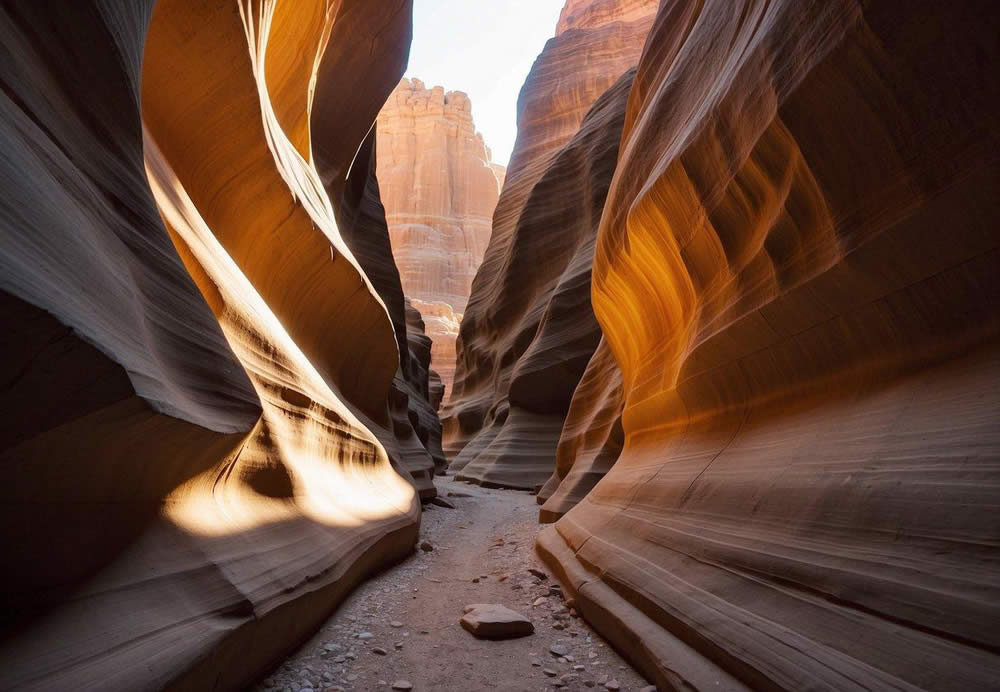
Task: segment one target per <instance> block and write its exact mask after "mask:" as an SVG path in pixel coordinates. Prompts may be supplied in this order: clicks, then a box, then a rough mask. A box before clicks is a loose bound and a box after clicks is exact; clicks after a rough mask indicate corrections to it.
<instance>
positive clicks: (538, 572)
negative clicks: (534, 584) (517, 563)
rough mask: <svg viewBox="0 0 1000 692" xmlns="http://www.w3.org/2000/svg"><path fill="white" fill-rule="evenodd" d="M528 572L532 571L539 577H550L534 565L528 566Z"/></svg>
mask: <svg viewBox="0 0 1000 692" xmlns="http://www.w3.org/2000/svg"><path fill="white" fill-rule="evenodd" d="M528 572H530V573H531V574H532V575H533V576H536V577H538V578H539V579H548V578H549V575H547V574H546V573H545V572H543V571H542V570H540V569H535V568H534V567H529V568H528Z"/></svg>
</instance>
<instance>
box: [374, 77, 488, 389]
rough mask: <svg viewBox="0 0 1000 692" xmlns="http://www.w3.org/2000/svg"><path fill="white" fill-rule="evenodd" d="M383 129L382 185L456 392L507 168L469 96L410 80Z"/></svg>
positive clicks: (389, 105)
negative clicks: (459, 352)
mask: <svg viewBox="0 0 1000 692" xmlns="http://www.w3.org/2000/svg"><path fill="white" fill-rule="evenodd" d="M377 130H378V137H379V147H378V163H377V168H378V178H379V184H380V187H381V191H382V200H383V202H384V204H385V208H386V218H387V220H388V223H389V232H390V234H391V237H392V250H393V254H394V255H395V258H396V263H397V264H398V266H399V273H400V278H401V279H402V283H403V291H404V292H405V293H406V295H407V297H409V298H410V299H411V300H412V301H413V305H414V307H416V308H417V309H418V310H420V312H421V314H422V315H423V318H424V321H425V323H426V324H427V334H428V335H429V336H430V337H431V341H432V347H431V353H432V364H433V366H434V369H435V370H436V371H437V372H438V373H439V375H440V376H441V380H442V383H443V385H444V386H445V389H446V390H447V391H448V392H450V391H451V386H452V385H451V383H452V376H453V373H454V370H455V338H456V337H457V335H458V323H459V322H460V321H461V319H462V313H463V312H465V306H466V303H467V302H468V299H469V291H470V290H471V288H472V277H473V276H474V275H475V273H476V269H477V268H478V267H479V263H480V262H482V259H483V253H484V252H485V251H486V244H487V243H488V242H489V238H490V221H491V219H492V218H493V210H494V208H495V207H496V205H497V195H498V193H499V191H500V187H501V186H502V185H503V179H504V172H505V169H504V167H503V166H500V165H498V164H495V163H493V162H492V160H491V155H490V150H489V148H488V147H487V146H486V143H485V142H484V141H483V137H482V135H481V134H479V133H478V132H476V126H475V123H474V122H473V120H472V103H471V102H470V101H469V97H468V96H467V95H466V94H465V93H463V92H461V91H449V92H447V93H446V92H445V91H444V89H443V88H441V87H439V86H436V87H433V88H431V89H428V88H426V87H425V86H424V84H423V82H421V81H420V80H419V79H413V80H410V79H403V80H401V81H400V82H399V84H398V86H397V87H396V89H395V90H394V91H393V92H392V94H391V96H390V97H389V99H388V101H386V103H385V105H384V106H383V107H382V110H381V112H379V115H378V121H377Z"/></svg>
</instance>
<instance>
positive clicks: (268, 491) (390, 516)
mask: <svg viewBox="0 0 1000 692" xmlns="http://www.w3.org/2000/svg"><path fill="white" fill-rule="evenodd" d="M410 13H411V8H410V4H409V2H402V1H401V2H386V3H377V4H370V3H367V2H360V1H357V0H344V2H340V3H336V4H334V5H333V6H330V5H329V3H326V2H324V1H322V0H319V1H316V2H312V1H310V0H306V1H304V2H288V1H285V0H281V1H279V2H258V1H257V0H252V1H251V2H248V3H247V2H244V3H190V2H186V1H184V0H159V1H158V2H156V3H155V7H154V4H153V3H152V2H118V1H116V0H108V1H105V2H99V3H88V2H84V3H70V4H66V5H62V6H60V7H59V8H58V11H56V10H55V9H54V8H53V7H52V6H50V4H48V3H27V2H25V3H12V4H8V5H5V6H4V8H3V9H2V10H0V35H2V39H3V40H2V41H0V45H2V49H0V50H2V52H3V54H4V57H3V59H0V79H2V81H3V83H4V91H3V94H4V95H3V97H2V98H0V109H2V111H3V112H2V117H0V141H2V143H3V146H2V151H3V153H2V155H0V187H2V190H3V195H0V289H2V290H0V311H2V314H3V323H4V330H5V333H4V337H3V340H2V343H3V356H4V358H3V359H2V360H3V363H4V365H3V366H2V367H3V368H4V373H3V375H2V377H3V381H4V383H5V386H4V387H3V390H2V395H0V396H2V397H3V398H2V399H0V403H2V404H3V411H4V417H5V423H4V426H3V428H2V437H0V461H2V463H3V467H4V468H5V469H8V470H9V471H10V473H11V474H12V478H16V479H17V482H14V483H7V484H4V489H3V491H2V494H3V497H2V501H0V512H2V514H3V516H2V519H3V529H2V537H3V544H2V547H3V550H2V551H0V554H2V555H3V556H4V557H3V559H4V563H3V578H2V579H3V601H4V618H5V621H4V625H5V637H4V639H3V642H2V644H0V669H2V670H3V678H4V679H3V684H4V686H9V687H14V688H19V689H38V690H52V689H208V688H212V689H238V688H242V687H244V686H245V685H246V684H247V683H249V682H250V681H252V680H253V679H254V678H255V677H257V676H259V675H261V674H262V673H263V672H264V671H265V670H267V669H268V668H269V667H270V666H272V665H273V664H274V663H275V662H276V661H277V660H278V658H279V657H280V656H282V655H284V654H286V653H287V651H288V650H289V649H290V648H291V647H293V646H294V645H295V644H296V643H298V642H299V641H301V640H302V639H303V638H304V637H305V636H307V635H308V633H309V632H310V631H311V630H312V629H313V628H315V627H316V626H317V625H318V624H319V623H320V622H321V621H322V620H323V619H324V617H325V615H326V614H327V613H328V612H329V611H330V610H331V608H332V607H333V606H334V605H335V604H336V603H337V602H338V601H339V600H340V599H341V598H342V597H343V596H344V594H345V593H346V592H347V591H348V590H349V589H350V588H351V587H352V586H353V585H354V584H356V583H357V582H358V581H359V580H360V579H362V578H363V577H364V576H365V575H367V574H369V573H371V572H372V571H373V570H376V569H379V568H381V567H384V566H385V565H386V564H388V563H390V562H392V561H395V560H398V559H400V558H401V557H403V556H404V555H406V554H408V553H410V552H411V551H412V549H413V545H414V543H415V541H416V540H417V529H418V524H419V512H420V510H419V503H418V500H417V493H416V492H415V490H414V487H413V485H411V483H409V482H408V476H409V475H410V474H408V472H407V468H408V467H410V466H409V465H408V463H407V461H406V459H405V453H404V451H402V447H403V443H404V442H405V441H408V440H411V439H419V437H420V434H421V430H423V429H425V427H426V426H424V425H423V422H424V421H423V420H422V419H421V415H422V414H421V413H420V412H419V411H418V412H417V413H416V414H415V415H413V416H410V415H409V413H408V411H409V410H412V409H409V408H408V407H409V402H402V401H394V400H393V398H392V397H393V394H392V393H393V391H394V387H395V386H396V385H395V384H394V383H395V382H397V381H399V378H400V377H402V378H403V380H404V381H405V382H406V383H407V386H408V387H410V388H411V389H413V390H414V391H415V392H416V394H413V395H410V394H409V391H408V396H409V397H410V402H412V401H413V398H414V396H417V395H419V396H423V395H424V394H425V393H427V394H429V383H428V382H427V377H428V376H427V374H426V361H424V362H423V364H422V365H420V366H419V367H417V366H413V365H412V363H407V361H408V360H409V358H408V357H407V356H405V355H404V356H401V354H400V347H402V348H406V343H407V340H408V330H407V329H406V327H407V326H408V325H407V324H406V320H405V314H404V306H403V303H402V294H401V292H396V293H392V292H391V290H387V289H386V286H388V285H389V283H391V281H388V282H387V281H386V280H387V279H391V274H392V273H393V272H394V271H395V270H394V268H392V267H391V259H390V260H389V264H388V265H385V264H384V263H383V264H382V265H380V266H379V267H378V268H379V269H380V270H381V271H382V272H383V273H382V274H381V275H375V274H376V272H375V269H374V268H373V267H372V265H369V268H371V271H372V274H373V275H372V276H368V275H367V274H366V270H365V268H364V265H365V263H366V261H362V259H363V257H362V256H363V254H364V252H366V251H368V250H374V249H375V246H374V245H371V246H369V245H366V244H364V243H357V244H348V243H347V242H346V240H345V234H346V232H347V231H349V230H350V229H351V224H352V223H354V222H355V221H357V223H358V224H359V225H358V228H362V227H364V228H374V227H377V225H378V224H377V223H376V224H375V225H374V226H373V225H371V223H369V222H371V221H377V218H376V217H377V216H378V213H379V211H378V209H377V206H376V205H375V204H374V202H375V201H376V200H377V196H376V194H375V191H374V189H372V187H371V186H370V185H369V180H368V173H369V171H368V169H367V168H365V167H363V166H362V167H360V168H359V169H358V170H359V171H361V173H359V174H358V178H357V179H355V181H354V183H355V184H356V185H357V187H355V188H354V189H355V190H361V191H362V194H361V196H359V197H357V198H352V200H353V201H357V202H358V204H357V206H356V208H355V210H357V209H361V210H362V212H361V214H362V215H364V216H365V217H366V220H364V221H361V220H359V219H360V215H356V217H351V218H348V217H349V216H350V214H348V215H347V216H345V217H344V218H342V219H338V214H336V213H335V210H334V207H335V206H337V207H338V213H340V212H341V211H345V210H348V207H349V205H348V206H343V207H341V206H340V205H341V202H342V201H343V200H341V199H339V198H337V199H332V192H333V191H334V190H336V189H338V187H337V186H338V185H343V184H344V181H345V180H346V181H347V184H348V185H349V184H350V183H351V182H352V181H351V180H350V179H349V178H347V174H346V171H347V169H348V167H349V164H350V161H351V160H352V159H353V157H354V154H355V152H357V151H358V149H359V146H360V145H361V144H362V140H363V139H364V137H365V134H366V133H367V132H368V130H369V129H370V126H371V123H372V121H373V120H374V117H375V114H376V113H377V110H378V107H379V106H380V105H381V102H382V100H384V98H385V96H386V95H387V94H388V93H389V92H390V90H391V88H392V86H393V85H394V84H395V83H396V82H397V80H398V78H399V75H400V73H401V71H402V69H403V65H404V64H405V60H406V54H407V50H408V46H409V36H410V24H411V17H410ZM373 46H376V48H375V49H373ZM356 83H360V84H362V85H363V88H353V87H352V85H354V84H356ZM314 89H315V90H314ZM331 91H332V92H339V94H340V95H339V96H337V97H336V99H335V100H336V103H337V104H340V105H343V104H345V103H346V104H348V105H349V106H350V107H349V108H347V109H346V110H340V111H337V110H336V108H332V109H328V110H325V111H324V118H323V119H322V125H321V126H319V127H318V126H317V124H316V110H318V109H320V107H321V106H320V104H321V103H325V104H326V105H328V106H329V105H330V99H327V98H325V97H324V95H325V94H328V93H330V92H331ZM325 128H331V130H332V131H336V132H337V133H338V136H337V137H336V138H334V139H335V141H334V142H331V141H330V138H325V137H323V136H322V134H323V132H326V131H327V130H326V129H325ZM318 129H321V130H322V131H318ZM320 149H322V150H323V152H324V154H323V155H324V158H323V161H324V162H325V165H324V166H323V167H322V168H323V175H321V172H320V170H319V168H318V167H317V163H316V161H313V160H312V159H311V152H312V151H316V152H317V154H318V152H319V150H320ZM338 176H339V177H338ZM352 200H348V201H352ZM341 222H343V223H342V224H341ZM381 228H382V229H384V220H383V221H382V226H381ZM342 230H344V231H345V234H342V232H341V231H342ZM383 232H384V231H383ZM386 238H387V234H386ZM355 250H356V251H357V254H358V256H357V257H356V256H355V254H354V251H355ZM384 257H385V258H388V257H389V256H388V255H387V254H386V255H385V256H384ZM375 264H376V265H377V264H378V263H375ZM396 282H397V284H398V277H397V279H396ZM390 288H391V287H390ZM397 299H398V300H397ZM398 334H402V335H403V336H402V339H400V338H399V336H397V335H398ZM417 360H419V358H417ZM407 370H408V371H407ZM421 378H423V379H421ZM425 405H426V407H427V410H430V409H429V404H426V403H425ZM390 409H391V413H390ZM8 414H10V415H12V416H13V418H8ZM431 414H433V412H432V411H431ZM425 418H426V416H425ZM427 420H428V421H429V420H430V419H429V418H428V419H427ZM400 422H405V425H399V424H398V423H400ZM11 423H13V424H11ZM383 441H384V442H383ZM417 446H421V447H422V441H420V442H419V443H413V448H414V449H415V448H416V447H417ZM422 457H423V459H424V461H423V462H422V463H424V464H425V468H426V469H427V470H428V471H429V469H430V468H431V466H432V464H433V461H432V459H431V457H430V456H429V454H428V452H427V451H426V450H424V451H423V452H422ZM397 470H398V471H399V472H398V473H397ZM401 474H402V475H401ZM428 483H429V481H428ZM415 484H416V485H417V487H418V488H419V489H420V490H424V487H421V483H420V481H419V480H415ZM7 635H9V636H7Z"/></svg>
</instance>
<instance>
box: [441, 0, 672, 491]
mask: <svg viewBox="0 0 1000 692" xmlns="http://www.w3.org/2000/svg"><path fill="white" fill-rule="evenodd" d="M578 4H579V3H576V2H571V3H568V4H567V8H566V9H565V10H564V18H563V21H562V22H561V23H560V29H561V30H562V31H561V33H560V34H559V35H558V36H556V37H555V38H553V39H551V40H550V41H549V42H548V44H546V46H545V50H544V51H543V52H542V54H541V55H540V56H539V57H538V59H537V60H536V61H535V64H534V66H533V67H532V69H531V72H530V74H529V75H528V79H527V81H526V82H525V85H524V87H523V88H522V90H521V95H520V99H519V101H518V135H517V142H516V143H515V146H514V153H513V155H512V157H511V165H510V168H509V169H508V174H507V180H506V183H505V185H504V189H503V192H502V194H501V196H500V201H499V203H498V205H497V210H496V213H495V214H494V223H493V235H492V237H491V239H490V245H489V248H488V250H487V252H486V256H485V259H484V261H483V264H482V266H481V267H480V270H479V272H478V273H477V275H476V279H475V281H474V282H473V291H472V297H471V298H470V301H469V307H468V310H467V311H466V314H465V317H464V318H463V322H462V327H461V333H460V337H459V342H458V366H457V369H456V377H455V386H454V392H453V394H452V397H451V398H450V399H449V403H448V405H447V406H446V408H445V411H444V412H443V415H442V420H443V423H444V428H445V443H444V446H445V451H446V453H447V454H448V455H449V456H451V457H452V458H453V459H454V460H455V461H454V462H453V465H454V468H455V469H456V470H459V471H461V473H462V474H463V476H462V477H464V478H467V479H469V480H474V481H476V482H484V483H486V484H499V485H506V486H511V487H519V488H533V487H534V486H535V485H537V484H540V483H543V482H544V481H545V480H546V479H547V478H548V477H549V476H550V474H551V473H552V470H553V467H554V465H555V449H556V443H557V441H558V438H559V431H560V430H561V428H562V424H563V420H564V418H565V415H566V410H567V408H568V406H569V401H570V397H571V396H572V392H573V389H574V388H575V386H576V384H577V382H578V381H579V378H580V376H581V374H582V373H583V369H584V367H585V365H586V363H587V360H588V359H589V358H590V355H591V354H592V352H593V349H594V348H595V347H596V345H597V342H598V339H599V335H598V332H597V330H596V328H595V325H594V323H593V316H592V315H591V313H590V309H589V293H590V286H589V281H590V279H589V269H590V261H591V260H590V255H591V252H592V245H591V243H592V241H593V237H594V234H595V232H596V227H597V222H598V221H599V219H600V215H601V209H602V207H603V201H604V191H605V190H606V188H607V184H608V182H609V180H610V177H611V173H612V171H613V170H614V164H615V158H616V154H617V145H618V140H619V138H620V135H619V131H620V126H621V117H622V112H623V109H624V98H625V95H626V93H627V85H621V84H619V85H618V87H617V88H618V91H617V92H615V93H616V95H615V96H610V95H609V97H608V101H607V102H605V103H604V104H602V105H601V107H600V108H599V107H598V106H597V105H595V101H597V100H598V98H599V97H600V96H601V95H602V94H604V93H605V92H606V91H608V90H609V89H611V88H612V87H613V85H615V82H616V81H617V80H618V79H619V78H620V77H621V76H622V74H623V73H625V72H626V71H627V70H629V68H631V67H632V66H633V65H635V63H636V62H637V61H638V58H639V53H640V51H641V49H642V43H643V39H644V38H645V35H646V32H647V31H648V29H649V27H650V25H651V24H652V19H653V14H654V12H655V9H656V3H655V2H653V1H649V2H645V3H643V5H644V7H645V12H644V13H641V14H640V15H638V16H637V15H636V13H635V11H634V10H635V8H636V4H635V3H633V2H629V1H628V0H621V2H619V3H617V4H616V3H607V2H600V3H597V2H595V3H593V4H594V6H595V8H596V7H597V6H598V5H600V7H601V8H603V9H602V14H601V15H600V18H599V19H593V18H591V19H590V20H587V21H580V22H579V24H580V25H579V26H575V25H573V26H570V25H569V24H568V22H569V21H570V20H568V19H567V18H566V17H567V16H568V15H567V13H569V14H573V15H575V14H577V13H578V10H574V9H573V8H574V7H576V6H577V5H578ZM615 7H617V8H618V10H620V12H619V11H618V10H615ZM574 21H575V20H574ZM612 102H613V103H612ZM592 106H593V110H592V111H591V107H592ZM588 111H591V116H590V117H591V122H590V123H589V124H588V126H587V127H586V128H584V130H583V131H581V123H582V122H583V120H584V116H585V115H586V114H587V113H588ZM616 128H617V131H616ZM574 136H576V139H575V140H574ZM571 140H572V141H571ZM556 295H559V296H560V297H559V298H558V299H557V300H556V303H558V304H559V305H558V306H557V305H556V303H553V305H552V309H551V310H550V309H549V306H550V301H552V300H553V298H554V296H556ZM547 319H551V320H555V321H556V322H557V324H553V325H552V327H553V328H550V329H547V330H545V334H544V335H543V333H542V332H541V331H540V325H541V324H543V321H544V320H547ZM562 325H572V326H570V327H569V329H568V331H564V332H563V331H562ZM560 332H562V333H560ZM529 347H530V348H529ZM522 363H523V364H522ZM518 369H520V371H521V372H522V373H523V376H522V378H521V384H520V385H517V386H515V384H514V382H515V380H517V376H516V375H515V373H516V372H517V371H518ZM534 377H538V378H541V379H537V381H535V382H533V383H532V382H531V380H532V378H534ZM467 465H469V466H468V469H467V470H466V466H467Z"/></svg>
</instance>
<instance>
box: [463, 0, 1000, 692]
mask: <svg viewBox="0 0 1000 692" xmlns="http://www.w3.org/2000/svg"><path fill="white" fill-rule="evenodd" d="M998 30H1000V8H998V7H997V5H996V4H995V3H991V2H969V3H935V2H929V3H912V2H902V1H891V0H885V1H883V2H872V3H864V4H859V3H855V2H848V1H846V0H845V1H842V2H841V1H832V2H822V3H803V2H798V1H797V0H784V1H781V2H740V3H734V2H730V1H729V0H708V1H706V2H693V1H692V2H681V1H679V2H664V3H663V5H662V7H661V9H660V11H659V14H658V17H657V20H656V24H655V26H654V28H653V30H652V32H651V34H650V38H649V41H648V43H647V46H646V49H645V51H644V54H643V57H642V60H641V62H640V63H639V68H638V74H637V76H636V79H635V85H634V87H633V89H632V93H631V95H630V101H629V106H628V111H627V116H626V123H625V133H624V137H623V140H622V148H621V155H620V159H619V163H618V167H617V170H616V172H615V177H614V180H613V182H612V184H611V189H610V192H609V195H608V201H607V205H606V207H605V211H604V216H603V219H602V222H601V227H600V232H599V237H598V243H597V250H596V252H595V260H594V267H593V304H594V309H595V313H596V315H597V318H598V320H599V322H600V324H601V327H602V331H603V334H604V338H605V341H606V343H607V346H608V348H609V349H610V351H611V353H612V354H613V356H614V359H615V361H616V362H617V363H618V365H619V366H620V372H621V397H622V401H623V405H624V413H623V416H622V431H623V433H624V441H623V450H622V452H621V456H620V457H619V458H618V460H617V462H615V463H614V465H613V467H611V470H610V471H609V472H608V473H607V475H606V476H604V478H603V480H601V481H600V482H599V483H598V484H597V485H596V487H594V489H593V490H591V491H590V493H589V494H588V495H587V496H586V497H585V498H583V499H582V500H581V501H580V502H579V503H578V504H576V506H575V507H573V508H572V509H570V510H569V511H568V512H567V513H566V514H565V516H563V517H562V519H560V520H559V521H558V522H557V523H555V524H554V526H552V527H549V528H548V529H546V530H545V531H544V532H543V534H542V538H541V540H540V548H541V550H542V552H543V554H544V555H545V557H546V560H547V561H548V562H549V563H550V564H551V565H552V566H553V568H554V569H556V570H557V571H559V572H560V573H561V575H562V577H563V578H564V579H565V580H566V583H567V584H568V586H569V591H570V592H571V593H572V594H573V596H574V598H575V599H576V604H577V606H576V607H577V609H578V610H579V611H580V612H581V613H582V614H583V615H584V617H586V618H587V619H588V620H589V621H590V622H592V623H593V624H595V625H596V626H597V627H598V628H599V629H600V630H601V631H602V633H603V634H605V635H606V636H608V637H609V638H611V640H612V641H613V642H615V643H616V644H617V645H618V646H619V647H620V648H621V650H622V651H623V652H627V653H628V654H629V655H631V656H632V658H633V660H634V661H635V662H636V663H637V665H639V666H640V667H641V668H642V670H643V671H644V672H645V673H646V675H647V676H649V677H650V678H651V679H652V680H653V681H655V682H656V684H657V685H658V686H659V687H660V689H681V688H683V689H690V688H697V689H740V688H752V689H787V690H800V689H836V690H844V689H916V688H927V689H939V690H944V689H948V690H970V689H994V688H996V687H997V685H998V684H1000V657H998V655H997V653H996V652H997V651H998V650H1000V649H998V645H1000V640H998V637H1000V630H998V629H997V627H996V622H998V620H1000V579H998V575H1000V565H998V564H997V553H996V544H997V539H998V537H1000V514H998V513H997V511H996V505H997V501H998V497H1000V489H998V485H997V479H998V478H1000V423H998V421H1000V393H998V389H997V386H996V383H997V382H998V379H1000V348H998V336H1000V334H998V332H1000V324H998V321H1000V312H998V310H997V305H998V304H1000V303H998V300H1000V258H998V252H1000V247H998V246H1000V234H998V233H997V230H996V221H997V218H998V213H1000V202H998V200H1000V194H998V193H1000V185H998V182H1000V179H998V176H997V152H998V151H1000V148H998V145H1000V128H998V122H997V120H998V118H1000V86H998V83H997V80H996V79H995V76H994V74H993V71H994V68H993V66H994V65H996V64H997V63H998V61H1000V44H998V42H997V40H996V37H997V35H998ZM471 312H472V310H471V308H470V313H471ZM588 375H589V373H588ZM586 380H587V376H585V381H586ZM597 389H599V388H596V387H594V386H593V385H592V384H591V385H589V388H588V390H586V391H585V390H584V385H583V384H581V388H580V390H579V394H580V397H583V396H584V395H587V396H593V398H594V399H595V400H598V399H600V397H602V396H604V394H602V393H601V392H600V391H598V393H597V394H596V395H588V394H587V393H586V392H587V391H594V390H597ZM607 394H608V396H609V398H608V401H611V398H610V396H612V395H613V392H608V393H607ZM577 405H578V401H576V400H575V401H574V402H573V407H574V409H575V408H576V407H577ZM595 419H597V416H596V415H595ZM605 420H606V419H605ZM601 424H602V425H603V423H601ZM567 433H568V434H570V435H575V436H577V437H579V432H578V431H570V430H569V429H568V428H567ZM564 439H565V438H564Z"/></svg>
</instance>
